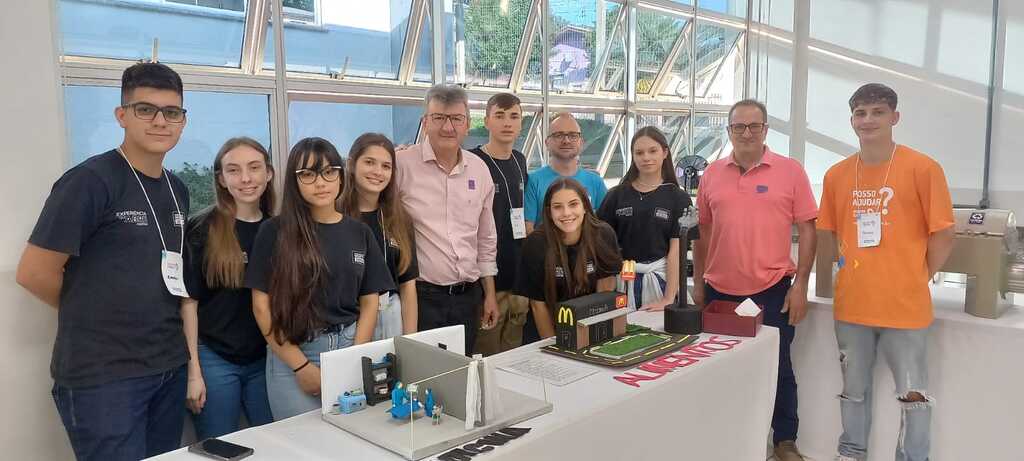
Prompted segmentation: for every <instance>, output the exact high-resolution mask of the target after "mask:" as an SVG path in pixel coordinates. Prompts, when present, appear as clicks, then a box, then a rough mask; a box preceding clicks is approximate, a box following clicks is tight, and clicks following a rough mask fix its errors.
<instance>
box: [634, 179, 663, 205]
mask: <svg viewBox="0 0 1024 461" xmlns="http://www.w3.org/2000/svg"><path fill="white" fill-rule="evenodd" d="M633 183H634V184H639V185H641V186H644V187H647V188H650V189H651V190H649V191H647V192H641V191H639V190H637V189H636V188H635V187H634V188H633V190H635V191H636V193H637V194H638V195H640V200H641V201H642V200H643V199H644V197H646V196H647V194H650V193H651V192H654V191H656V190H658V189H659V188H661V186H664V185H665V184H668V183H667V182H663V183H661V184H657V185H655V184H647V183H644V182H641V181H639V180H636V179H634V180H633Z"/></svg>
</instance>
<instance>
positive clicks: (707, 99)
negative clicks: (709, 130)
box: [694, 20, 744, 104]
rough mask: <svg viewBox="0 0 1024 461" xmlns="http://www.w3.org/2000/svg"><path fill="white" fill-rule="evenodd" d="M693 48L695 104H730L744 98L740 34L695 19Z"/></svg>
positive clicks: (733, 30) (741, 35) (730, 28)
mask: <svg viewBox="0 0 1024 461" xmlns="http://www.w3.org/2000/svg"><path fill="white" fill-rule="evenodd" d="M696 45H697V53H696V54H697V59H696V64H697V66H696V68H695V69H694V71H695V73H696V83H695V90H696V92H695V95H696V101H697V102H698V103H706V104H732V103H734V102H736V101H739V100H740V99H743V81H744V80H743V79H744V62H743V34H742V31H741V30H739V29H734V28H732V27H728V26H724V25H721V24H718V23H714V22H710V21H700V20H698V21H697V44H696Z"/></svg>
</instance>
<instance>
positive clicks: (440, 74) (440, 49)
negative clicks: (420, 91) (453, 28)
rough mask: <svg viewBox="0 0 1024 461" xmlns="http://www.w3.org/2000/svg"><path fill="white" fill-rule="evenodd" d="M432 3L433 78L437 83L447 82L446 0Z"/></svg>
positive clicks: (436, 0)
mask: <svg viewBox="0 0 1024 461" xmlns="http://www.w3.org/2000/svg"><path fill="white" fill-rule="evenodd" d="M430 5H431V12H430V26H431V30H430V32H431V35H432V36H433V41H432V43H431V45H432V46H431V47H430V51H431V55H432V56H433V61H434V62H433V63H432V64H433V65H432V66H431V80H432V81H433V82H434V84H435V85H437V84H439V83H444V82H445V64H446V63H445V60H444V59H445V54H444V51H445V50H444V45H445V39H444V0H431V2H430Z"/></svg>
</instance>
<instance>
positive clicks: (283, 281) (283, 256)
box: [270, 138, 343, 344]
mask: <svg viewBox="0 0 1024 461" xmlns="http://www.w3.org/2000/svg"><path fill="white" fill-rule="evenodd" d="M310 160H312V165H310V166H307V163H309V161H310ZM326 166H343V165H342V160H341V156H340V155H338V150H337V149H335V148H334V145H332V144H331V143H330V142H328V141H327V140H326V139H323V138H305V139H302V140H300V141H299V142H297V143H295V147H292V150H291V152H290V153H289V154H288V163H287V166H286V168H285V170H284V171H285V175H284V197H282V200H281V214H280V215H278V217H277V219H278V226H279V227H278V232H277V242H276V243H275V247H274V257H273V258H272V260H271V265H272V267H273V269H272V271H271V274H270V320H271V323H270V334H272V335H274V338H275V339H277V341H278V342H282V341H284V340H287V341H289V342H291V343H293V344H300V343H303V342H307V341H310V340H312V339H313V337H314V335H315V332H316V330H317V329H318V328H321V327H323V326H324V320H323V318H322V312H323V308H324V306H323V305H322V303H323V294H324V292H325V291H326V289H327V288H326V285H327V276H328V273H329V269H328V267H327V261H326V260H324V257H323V254H322V253H321V251H320V238H319V237H317V229H316V221H315V220H313V216H312V214H311V213H310V210H309V204H308V203H306V201H305V200H304V199H303V198H302V193H301V192H299V183H298V180H297V179H296V177H295V170H299V169H302V168H310V169H312V170H314V171H320V170H321V169H323V168H324V167H326ZM342 185H343V184H342Z"/></svg>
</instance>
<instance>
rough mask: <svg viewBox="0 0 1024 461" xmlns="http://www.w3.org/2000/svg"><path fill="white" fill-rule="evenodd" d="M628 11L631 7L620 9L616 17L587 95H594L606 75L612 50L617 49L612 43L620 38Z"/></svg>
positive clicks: (591, 78)
mask: <svg viewBox="0 0 1024 461" xmlns="http://www.w3.org/2000/svg"><path fill="white" fill-rule="evenodd" d="M628 9H629V7H628V6H626V5H622V6H620V7H619V12H618V14H616V15H615V24H613V25H612V32H611V34H609V37H611V38H610V39H609V40H608V44H607V45H605V47H604V50H602V52H601V56H600V57H599V58H598V60H597V62H596V63H595V64H594V67H593V68H592V69H591V73H590V79H589V80H588V81H587V88H586V91H585V93H590V94H593V93H594V92H595V91H596V90H597V82H598V80H599V79H600V78H601V76H602V75H604V70H605V68H606V67H608V60H609V59H611V55H612V50H613V49H614V48H615V46H614V44H613V43H612V42H614V41H615V37H616V36H619V31H621V30H622V23H623V22H624V19H625V17H626V10H628Z"/></svg>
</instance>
